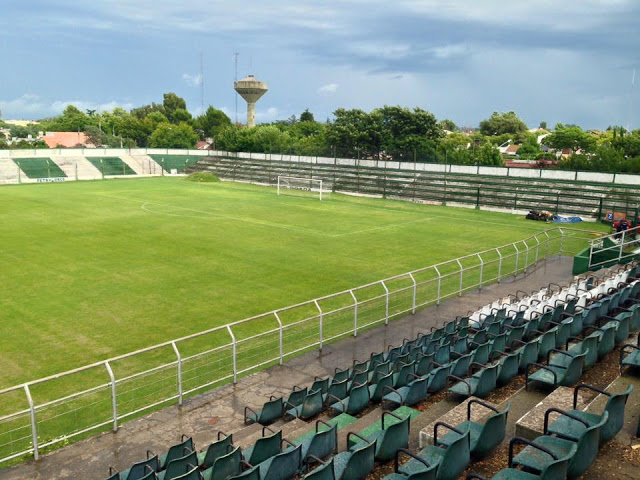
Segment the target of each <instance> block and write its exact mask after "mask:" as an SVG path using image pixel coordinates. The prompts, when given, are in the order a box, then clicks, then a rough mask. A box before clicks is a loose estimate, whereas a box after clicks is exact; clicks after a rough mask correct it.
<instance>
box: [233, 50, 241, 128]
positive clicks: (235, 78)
mask: <svg viewBox="0 0 640 480" xmlns="http://www.w3.org/2000/svg"><path fill="white" fill-rule="evenodd" d="M239 55H240V54H239V53H238V52H236V53H234V54H233V56H234V58H235V62H236V74H235V77H234V85H233V86H234V87H235V82H237V81H238V56H239ZM237 124H238V92H236V125H237Z"/></svg>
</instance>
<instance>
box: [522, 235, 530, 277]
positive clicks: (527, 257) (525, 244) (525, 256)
mask: <svg viewBox="0 0 640 480" xmlns="http://www.w3.org/2000/svg"><path fill="white" fill-rule="evenodd" d="M522 243H524V246H525V247H527V249H526V250H525V252H524V271H523V272H522V273H524V274H525V275H526V274H527V268H528V267H529V244H528V243H527V242H526V240H523V241H522Z"/></svg>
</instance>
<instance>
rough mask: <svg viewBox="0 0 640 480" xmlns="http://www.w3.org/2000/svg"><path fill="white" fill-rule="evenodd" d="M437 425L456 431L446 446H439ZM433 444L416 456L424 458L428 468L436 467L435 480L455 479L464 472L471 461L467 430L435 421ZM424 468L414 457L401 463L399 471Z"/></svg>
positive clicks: (412, 470) (408, 473) (410, 471)
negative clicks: (455, 434) (453, 438)
mask: <svg viewBox="0 0 640 480" xmlns="http://www.w3.org/2000/svg"><path fill="white" fill-rule="evenodd" d="M438 427H444V428H447V429H449V430H451V431H454V432H456V433H458V435H459V437H458V438H457V439H455V440H454V441H453V442H451V443H450V444H449V445H448V446H447V447H446V448H441V447H439V446H438V445H439V442H438ZM433 438H434V445H430V446H428V447H426V448H424V449H422V450H420V452H418V454H417V456H418V457H420V458H421V459H423V460H426V462H427V464H428V465H431V467H429V468H433V466H435V468H437V473H436V480H455V479H457V478H458V477H459V476H460V474H462V472H464V471H465V470H466V468H467V466H469V463H470V462H471V453H470V447H469V438H470V434H469V431H468V430H467V431H466V432H463V431H462V430H458V429H457V428H456V427H452V426H451V425H447V424H446V423H444V422H436V424H435V425H434V427H433ZM425 469H426V467H425V465H424V463H422V462H419V461H418V460H416V459H413V458H412V459H410V460H409V461H408V462H407V463H405V464H404V465H401V466H400V468H399V471H400V472H401V473H404V474H405V475H411V474H413V473H417V472H421V471H424V470H425Z"/></svg>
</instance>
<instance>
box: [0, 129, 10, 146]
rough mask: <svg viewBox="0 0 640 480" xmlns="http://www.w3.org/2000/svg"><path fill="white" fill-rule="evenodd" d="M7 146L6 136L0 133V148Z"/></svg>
mask: <svg viewBox="0 0 640 480" xmlns="http://www.w3.org/2000/svg"><path fill="white" fill-rule="evenodd" d="M4 148H9V144H8V143H7V138H6V137H5V136H4V134H2V133H0V149H4Z"/></svg>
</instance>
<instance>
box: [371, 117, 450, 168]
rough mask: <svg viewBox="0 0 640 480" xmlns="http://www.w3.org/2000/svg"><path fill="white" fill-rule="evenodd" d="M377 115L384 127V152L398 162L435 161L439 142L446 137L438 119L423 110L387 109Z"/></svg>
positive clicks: (382, 144) (382, 134)
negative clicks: (429, 159)
mask: <svg viewBox="0 0 640 480" xmlns="http://www.w3.org/2000/svg"><path fill="white" fill-rule="evenodd" d="M375 113H378V114H379V115H380V121H381V125H382V129H381V130H382V132H381V136H382V140H381V147H382V150H384V152H385V153H386V154H387V155H390V156H391V157H393V159H394V160H398V161H403V160H404V161H415V160H417V159H418V158H420V159H422V160H424V159H426V158H433V156H434V155H435V150H436V146H437V141H438V140H439V139H440V138H441V137H442V136H443V135H444V132H443V131H442V127H441V126H440V124H438V122H437V120H436V117H435V116H434V115H433V114H431V113H429V112H427V111H426V110H423V109H421V108H414V109H413V110H410V109H408V108H405V107H399V106H396V107H390V106H386V105H385V106H384V107H382V108H378V109H376V110H374V111H373V112H372V114H375Z"/></svg>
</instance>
